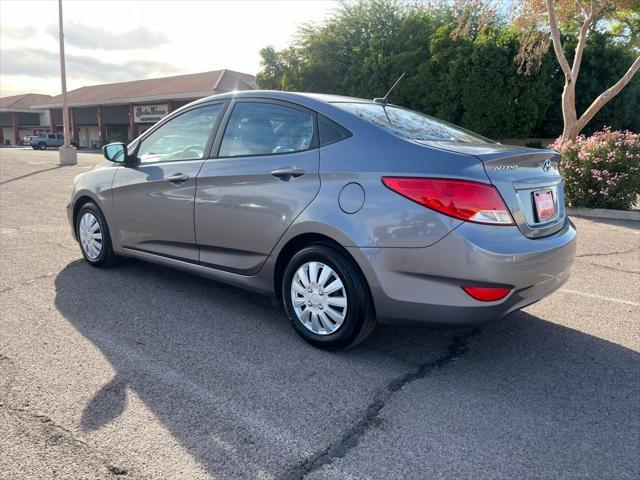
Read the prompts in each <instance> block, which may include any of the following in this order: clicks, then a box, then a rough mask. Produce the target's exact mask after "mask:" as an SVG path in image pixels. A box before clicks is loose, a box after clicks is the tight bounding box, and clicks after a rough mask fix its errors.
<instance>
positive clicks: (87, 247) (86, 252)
mask: <svg viewBox="0 0 640 480" xmlns="http://www.w3.org/2000/svg"><path fill="white" fill-rule="evenodd" d="M76 238H77V239H78V243H79V244H80V250H81V251H82V256H84V258H85V260H86V261H87V262H89V264H91V265H93V266H96V267H108V266H111V265H113V264H114V263H116V259H117V257H116V256H115V254H114V253H113V247H112V245H111V235H110V234H109V227H108V225H107V221H106V219H105V218H104V215H103V214H102V212H101V211H100V209H99V208H98V206H97V205H96V204H95V203H93V202H88V203H85V204H84V205H83V206H82V208H80V211H79V212H78V217H77V218H76Z"/></svg>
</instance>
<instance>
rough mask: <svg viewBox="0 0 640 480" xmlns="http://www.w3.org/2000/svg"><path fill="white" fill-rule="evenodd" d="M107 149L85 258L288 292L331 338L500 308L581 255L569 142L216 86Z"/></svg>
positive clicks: (287, 302) (74, 210)
mask: <svg viewBox="0 0 640 480" xmlns="http://www.w3.org/2000/svg"><path fill="white" fill-rule="evenodd" d="M104 155H105V157H106V159H107V161H105V162H103V163H102V164H100V165H99V166H98V167H97V168H96V169H95V170H93V171H91V172H88V173H84V174H82V175H80V176H78V177H77V178H76V180H75V183H74V188H73V194H72V197H71V201H70V203H69V205H68V216H69V221H70V223H71V226H72V229H73V233H74V236H75V238H76V239H77V240H78V242H79V244H80V247H81V250H82V254H83V255H84V258H85V259H86V260H87V262H89V263H90V264H91V265H94V266H97V267H105V266H109V265H112V264H114V263H115V262H116V261H117V259H118V258H119V257H134V258H138V259H141V260H146V261H151V262H155V263H159V264H162V265H166V266H170V267H175V268H180V269H183V270H187V271H189V272H192V273H194V274H198V275H203V276H206V277H209V278H212V279H215V280H218V281H221V282H226V283H230V284H233V285H237V286H239V287H244V288H249V289H251V290H254V291H256V292H260V293H264V294H267V295H273V296H275V297H277V298H279V299H281V300H282V302H283V303H284V307H285V309H286V312H287V314H288V316H289V318H290V319H291V322H292V324H293V326H294V327H295V329H296V331H297V332H298V333H299V334H300V335H301V336H302V337H303V338H304V339H305V340H306V341H308V342H309V343H311V344H313V345H315V346H317V347H321V348H327V349H339V348H345V347H349V346H351V345H354V344H356V343H358V342H360V341H362V340H363V339H364V338H366V337H367V335H369V333H371V331H372V329H373V328H374V326H375V324H376V322H381V323H412V324H417V325H427V324H430V325H443V326H468V325H475V324H481V323H483V322H489V321H493V320H497V319H499V318H502V317H504V316H506V315H508V314H509V313H511V312H513V311H515V310H518V309H520V308H523V307H525V306H527V305H529V304H531V303H533V302H536V301H538V300H540V299H542V298H543V297H545V296H546V295H549V294H550V293H551V292H553V291H555V290H556V289H558V288H559V287H560V286H561V285H562V284H563V283H564V282H565V281H566V280H567V278H568V275H569V269H570V266H571V263H572V261H573V258H574V255H575V248H576V231H575V228H574V226H573V225H572V223H571V222H570V221H569V219H568V218H567V216H566V214H565V208H564V201H563V197H564V194H563V186H562V179H561V177H560V175H559V172H558V162H559V156H558V155H557V154H556V153H555V152H553V151H550V150H534V149H529V148H521V147H512V146H506V145H501V144H498V143H495V142H492V141H491V140H488V139H486V138H484V137H481V136H479V135H477V134H474V133H472V132H469V131H467V130H464V129H461V128H459V127H456V126H454V125H451V124H448V123H446V122H443V121H440V120H437V119H435V118H432V117H429V116H426V115H423V114H420V113H417V112H414V111H411V110H407V109H404V108H401V107H398V106H395V105H391V104H388V103H386V102H385V101H384V100H382V101H380V100H377V101H370V100H362V99H358V98H350V97H339V96H330V95H316V94H301V93H288V92H268V91H247V92H237V93H228V94H223V95H215V96H212V97H208V98H205V99H202V100H198V101H196V102H193V103H191V104H189V105H186V106H185V107H183V108H181V109H179V110H177V111H175V112H173V113H172V114H171V115H169V116H168V117H166V118H164V119H163V120H162V121H161V122H159V123H158V124H157V125H155V126H154V127H153V128H152V129H150V130H148V131H146V132H145V133H144V134H143V135H142V136H141V137H139V138H137V139H136V140H134V141H133V142H132V143H131V144H129V145H125V144H123V143H115V144H110V145H107V146H106V147H104Z"/></svg>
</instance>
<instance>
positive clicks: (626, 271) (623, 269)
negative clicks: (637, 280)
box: [579, 260, 640, 275]
mask: <svg viewBox="0 0 640 480" xmlns="http://www.w3.org/2000/svg"><path fill="white" fill-rule="evenodd" d="M579 261H580V263H586V264H587V265H593V266H594V267H602V268H605V269H607V270H615V271H616V272H622V273H634V274H636V275H638V274H640V271H638V270H627V269H625V268H618V267H613V266H611V265H604V264H602V263H594V262H588V261H586V260H579Z"/></svg>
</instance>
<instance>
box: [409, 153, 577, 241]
mask: <svg viewBox="0 0 640 480" xmlns="http://www.w3.org/2000/svg"><path fill="white" fill-rule="evenodd" d="M420 143H423V144H428V145H429V146H431V147H435V148H439V149H443V150H448V151H452V152H455V153H463V154H468V155H473V156H475V157H477V158H478V159H480V161H481V162H482V163H483V165H484V169H485V171H486V173H487V176H488V177H489V180H490V181H491V183H492V184H493V185H494V186H495V187H496V188H497V189H498V191H499V192H500V195H502V198H503V200H504V202H505V203H506V205H507V207H508V208H509V210H510V211H511V215H513V219H514V221H515V222H516V224H517V226H518V228H519V229H520V231H521V232H522V233H523V234H524V235H525V236H527V237H529V238H539V237H546V236H548V235H552V234H554V233H555V232H557V231H559V230H561V229H562V227H563V226H564V223H565V220H566V212H565V206H564V189H563V184H562V177H561V176H560V172H559V170H558V166H559V163H560V155H559V154H558V153H556V152H554V151H553V150H539V149H534V148H526V147H516V146H511V145H501V144H497V143H487V144H465V143H459V142H428V143H427V142H420ZM547 192H551V196H552V198H553V202H554V203H555V215H554V216H552V217H551V218H542V219H541V218H538V210H539V209H536V200H535V197H538V198H540V197H543V196H545V194H546V193H547ZM539 203H540V201H539Z"/></svg>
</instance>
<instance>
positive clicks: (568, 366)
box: [0, 149, 640, 480]
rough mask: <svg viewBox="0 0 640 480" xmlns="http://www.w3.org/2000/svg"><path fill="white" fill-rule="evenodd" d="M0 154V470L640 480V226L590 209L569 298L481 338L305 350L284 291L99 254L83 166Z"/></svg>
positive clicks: (24, 474)
mask: <svg viewBox="0 0 640 480" xmlns="http://www.w3.org/2000/svg"><path fill="white" fill-rule="evenodd" d="M79 160H80V163H79V165H78V166H74V167H57V166H56V162H57V152H53V151H45V152H40V151H33V150H31V149H0V233H1V242H0V302H1V303H0V312H1V317H0V432H2V434H0V477H1V478H116V477H117V478H171V479H179V478H184V479H200V478H217V479H239V478H255V479H280V478H282V479H289V478H291V479H294V478H303V477H304V478H308V479H314V480H315V479H336V480H337V479H426V478H442V479H466V478H469V479H477V478H496V479H503V478H518V479H523V478H563V479H564V478H576V479H604V478H606V479H612V480H617V479H627V478H628V479H637V478H639V477H640V415H639V412H640V381H639V379H640V354H639V353H638V352H639V349H640V326H639V322H640V316H639V315H638V310H639V303H640V288H639V285H640V282H639V276H640V229H639V225H638V224H632V223H622V222H598V221H592V220H586V219H575V223H576V225H577V226H578V229H579V235H580V236H579V246H578V258H577V259H576V263H575V267H574V269H573V274H572V277H571V279H570V281H569V282H568V283H567V284H566V285H565V286H564V288H563V289H562V290H560V291H559V292H557V293H555V294H554V295H552V296H551V297H549V298H547V299H545V300H543V301H541V302H539V303H538V304H536V305H533V306H531V307H528V308H527V309H525V310H524V311H523V312H519V313H517V314H514V315H512V316H511V317H509V318H507V319H505V320H503V321H501V322H498V323H496V324H493V325H491V326H488V327H485V328H482V329H480V330H438V329H417V328H391V327H385V326H380V327H378V328H377V329H376V331H375V332H374V334H373V335H372V337H371V338H370V339H369V340H368V341H367V342H365V343H364V344H362V345H360V346H359V347H357V348H355V349H353V350H350V351H348V352H341V353H326V352H322V351H319V350H316V349H313V348H312V347H310V346H308V345H306V344H305V343H304V342H302V341H301V340H300V339H299V338H298V337H297V335H296V334H295V333H294V332H293V329H292V328H291V327H290V325H289V324H288V321H287V320H286V318H285V315H284V314H283V312H282V311H281V310H280V309H279V308H277V307H275V306H273V305H272V303H271V302H270V300H269V299H266V298H262V297H259V296H256V295H253V294H250V293H247V292H243V291H241V290H237V289H234V288H230V287H226V286H224V285H220V284H217V283H214V282H212V281H209V280H205V279H201V278H198V277H194V276H190V275H187V274H184V273H181V272H177V271H173V270H169V269H165V268H162V267H158V266H154V265H150V264H144V263H141V262H136V261H128V262H125V263H123V264H122V265H120V266H118V267H115V268H112V269H107V270H100V269H95V268H92V267H90V266H88V265H87V264H86V263H84V262H82V261H80V252H79V249H78V246H77V245H76V244H75V242H74V241H73V239H72V237H71V235H70V231H69V227H68V225H67V221H66V218H65V209H64V207H65V204H66V202H67V200H68V195H69V191H70V186H71V182H72V179H73V177H74V176H75V175H77V174H78V173H80V172H83V171H86V170H88V169H90V168H92V166H93V165H95V164H96V163H97V162H98V161H100V157H99V156H98V155H95V154H80V155H79Z"/></svg>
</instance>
